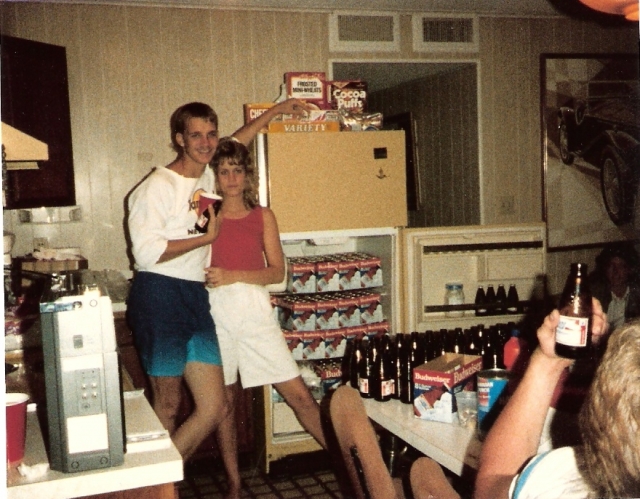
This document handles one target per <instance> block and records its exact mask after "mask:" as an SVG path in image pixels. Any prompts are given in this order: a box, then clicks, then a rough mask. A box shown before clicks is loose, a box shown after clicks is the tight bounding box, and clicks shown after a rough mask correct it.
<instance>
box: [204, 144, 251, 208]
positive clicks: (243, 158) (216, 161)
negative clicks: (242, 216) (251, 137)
mask: <svg viewBox="0 0 640 499" xmlns="http://www.w3.org/2000/svg"><path fill="white" fill-rule="evenodd" d="M226 161H228V162H229V163H230V164H232V165H239V166H242V167H243V168H244V173H245V176H246V177H245V179H246V180H245V182H246V183H245V186H244V192H243V195H242V198H243V201H244V204H245V206H246V207H247V208H248V209H250V210H251V209H253V208H255V207H256V206H257V205H258V175H257V173H256V169H255V168H254V166H253V162H252V161H251V155H250V153H249V149H247V146H245V145H244V144H242V143H240V142H238V141H237V140H236V139H235V138H233V137H223V138H221V139H220V142H219V143H218V148H217V149H216V152H215V153H214V155H213V158H212V160H211V167H212V168H213V172H214V173H215V176H216V190H218V189H219V185H218V169H219V168H220V165H221V164H223V163H224V162H226Z"/></svg>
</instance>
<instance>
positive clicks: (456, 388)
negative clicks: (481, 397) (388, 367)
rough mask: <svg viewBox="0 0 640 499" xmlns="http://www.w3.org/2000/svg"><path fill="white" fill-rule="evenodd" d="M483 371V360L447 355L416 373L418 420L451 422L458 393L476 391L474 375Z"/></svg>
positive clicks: (416, 413) (430, 362)
mask: <svg viewBox="0 0 640 499" xmlns="http://www.w3.org/2000/svg"><path fill="white" fill-rule="evenodd" d="M481 370H482V357H481V356H478V355H460V354H456V353H445V354H444V355H441V356H440V357H437V358H435V359H433V360H431V361H429V362H427V363H426V364H422V365H421V366H418V367H416V368H414V370H413V383H414V386H415V388H414V391H413V395H414V400H413V412H414V414H415V415H416V417H419V418H421V419H429V420H431V421H440V422H443V423H452V422H453V421H454V420H455V418H454V414H455V413H456V412H457V407H456V403H455V394H456V393H458V392H460V391H462V390H468V391H471V390H473V389H474V383H475V375H476V373H477V372H479V371H481Z"/></svg>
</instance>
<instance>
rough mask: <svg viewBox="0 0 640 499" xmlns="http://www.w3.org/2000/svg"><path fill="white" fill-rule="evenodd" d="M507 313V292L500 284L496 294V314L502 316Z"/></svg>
mask: <svg viewBox="0 0 640 499" xmlns="http://www.w3.org/2000/svg"><path fill="white" fill-rule="evenodd" d="M506 313H507V292H506V291H505V290H504V286H503V285H502V284H499V285H498V291H497V293H496V314H497V315H502V314H506Z"/></svg>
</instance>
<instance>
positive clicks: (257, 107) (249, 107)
mask: <svg viewBox="0 0 640 499" xmlns="http://www.w3.org/2000/svg"><path fill="white" fill-rule="evenodd" d="M274 105H275V104H274V103H273V102H260V103H252V104H245V105H244V106H243V107H244V123H245V125H246V124H247V123H249V122H251V121H253V120H255V119H256V118H257V117H258V116H260V115H261V114H262V113H264V112H265V111H266V110H267V109H269V108H272V107H273V106H274ZM267 131H268V127H266V126H265V127H263V128H262V129H261V130H260V133H267Z"/></svg>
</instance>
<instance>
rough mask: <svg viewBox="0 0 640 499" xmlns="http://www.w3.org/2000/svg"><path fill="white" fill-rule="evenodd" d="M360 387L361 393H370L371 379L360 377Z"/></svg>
mask: <svg viewBox="0 0 640 499" xmlns="http://www.w3.org/2000/svg"><path fill="white" fill-rule="evenodd" d="M358 389H359V390H360V393H364V394H367V393H369V380H368V379H367V378H360V379H359V380H358Z"/></svg>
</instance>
